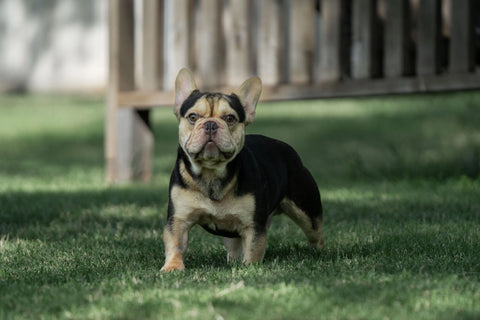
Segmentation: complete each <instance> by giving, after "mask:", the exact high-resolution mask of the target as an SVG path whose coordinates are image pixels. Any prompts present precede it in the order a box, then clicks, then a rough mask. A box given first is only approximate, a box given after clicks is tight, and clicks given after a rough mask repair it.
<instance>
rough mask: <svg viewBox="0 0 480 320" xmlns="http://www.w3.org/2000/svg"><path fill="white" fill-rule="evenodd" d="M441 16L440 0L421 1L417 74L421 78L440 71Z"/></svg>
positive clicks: (419, 7)
mask: <svg viewBox="0 0 480 320" xmlns="http://www.w3.org/2000/svg"><path fill="white" fill-rule="evenodd" d="M455 2H457V1H455ZM440 14H441V7H440V1H439V0H420V4H419V6H418V19H417V21H418V24H417V27H418V39H417V74H418V75H420V76H424V75H433V74H436V73H437V72H438V71H439V66H440V61H439V52H440V50H439V46H440V21H441V20H440V17H441V15H440Z"/></svg>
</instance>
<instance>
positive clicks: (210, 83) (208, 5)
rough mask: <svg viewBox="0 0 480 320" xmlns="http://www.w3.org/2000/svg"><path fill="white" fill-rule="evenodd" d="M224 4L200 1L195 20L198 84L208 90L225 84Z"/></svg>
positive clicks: (213, 1)
mask: <svg viewBox="0 0 480 320" xmlns="http://www.w3.org/2000/svg"><path fill="white" fill-rule="evenodd" d="M222 3H223V1H220V0H199V3H198V7H197V10H196V19H195V57H196V67H197V74H198V83H199V85H200V86H201V87H202V88H205V89H208V88H212V87H215V86H218V85H220V84H222V83H223V78H224V72H223V71H224V62H225V61H224V52H225V48H224V43H223V41H222V40H223V36H222V30H223V26H222Z"/></svg>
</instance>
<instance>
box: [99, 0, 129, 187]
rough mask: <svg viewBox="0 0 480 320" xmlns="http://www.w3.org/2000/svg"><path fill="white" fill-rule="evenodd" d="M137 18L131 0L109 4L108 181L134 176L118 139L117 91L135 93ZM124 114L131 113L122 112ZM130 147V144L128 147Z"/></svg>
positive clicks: (119, 126) (120, 121)
mask: <svg viewBox="0 0 480 320" xmlns="http://www.w3.org/2000/svg"><path fill="white" fill-rule="evenodd" d="M133 22H134V18H133V1H132V0H123V1H118V0H110V1H109V22H108V23H109V79H108V90H107V105H106V120H105V162H106V180H107V181H108V182H117V181H125V180H128V179H130V177H131V168H130V161H129V159H128V155H127V154H128V153H129V152H128V151H127V152H125V148H124V146H123V142H124V140H123V139H122V137H119V136H118V133H119V132H120V131H121V130H120V129H121V128H122V127H123V126H124V121H125V117H123V116H121V115H120V114H119V109H118V104H119V99H118V92H119V91H121V90H133V89H134V87H135V80H134V78H135V76H134V42H133V39H134V23H133ZM121 113H126V114H128V113H132V111H131V110H123V111H122V112H121ZM128 147H130V145H127V148H128Z"/></svg>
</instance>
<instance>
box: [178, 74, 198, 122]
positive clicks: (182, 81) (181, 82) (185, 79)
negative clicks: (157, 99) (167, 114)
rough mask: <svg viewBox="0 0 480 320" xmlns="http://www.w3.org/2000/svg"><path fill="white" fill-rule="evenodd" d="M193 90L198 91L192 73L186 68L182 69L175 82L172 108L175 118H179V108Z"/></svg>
mask: <svg viewBox="0 0 480 320" xmlns="http://www.w3.org/2000/svg"><path fill="white" fill-rule="evenodd" d="M195 90H198V89H197V85H196V84H195V80H194V79H193V75H192V73H191V72H190V70H188V69H187V68H182V70H180V72H178V75H177V79H176V80H175V106H174V107H173V113H174V114H175V116H177V118H179V117H180V108H181V107H182V104H183V102H184V101H185V100H186V99H187V98H188V96H190V94H191V93H192V92H193V91H195Z"/></svg>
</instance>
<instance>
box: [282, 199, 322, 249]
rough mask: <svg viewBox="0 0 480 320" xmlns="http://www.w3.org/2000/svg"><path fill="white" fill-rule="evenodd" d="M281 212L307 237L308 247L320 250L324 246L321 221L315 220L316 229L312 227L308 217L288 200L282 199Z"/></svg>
mask: <svg viewBox="0 0 480 320" xmlns="http://www.w3.org/2000/svg"><path fill="white" fill-rule="evenodd" d="M281 208H282V210H283V212H284V213H285V214H286V215H287V216H288V217H289V218H290V219H292V220H293V222H295V224H296V225H298V226H299V227H300V228H301V229H302V231H303V232H304V233H305V235H306V236H307V239H308V241H309V242H310V245H311V246H312V247H314V248H321V247H322V246H323V245H324V241H323V229H322V219H321V218H317V219H316V220H317V221H316V224H317V228H316V229H314V228H313V227H312V221H311V219H310V217H309V216H308V215H307V214H306V213H305V211H303V210H302V209H300V208H299V207H297V206H296V205H295V203H294V202H293V201H292V200H290V199H284V200H283V201H282V203H281Z"/></svg>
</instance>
